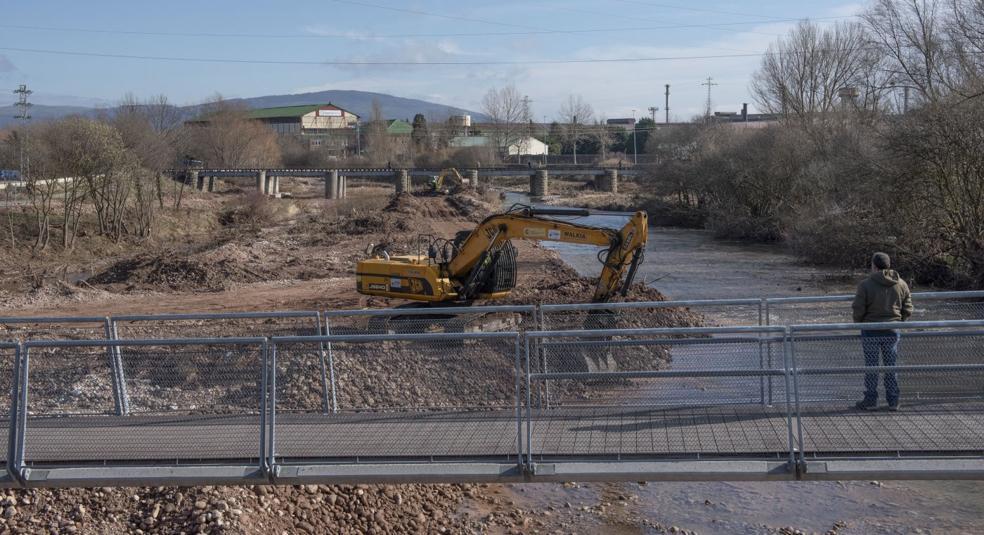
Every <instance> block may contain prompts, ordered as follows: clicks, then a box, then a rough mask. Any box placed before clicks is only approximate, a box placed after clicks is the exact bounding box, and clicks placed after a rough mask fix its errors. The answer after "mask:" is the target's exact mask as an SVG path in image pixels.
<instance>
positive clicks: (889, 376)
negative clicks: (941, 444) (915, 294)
mask: <svg viewBox="0 0 984 535" xmlns="http://www.w3.org/2000/svg"><path fill="white" fill-rule="evenodd" d="M891 267H892V261H891V259H890V258H889V257H888V255H887V254H885V253H875V254H874V256H872V257H871V274H870V275H868V278H867V279H865V280H864V281H862V282H861V284H859V285H858V292H857V294H856V295H855V296H854V304H853V306H852V308H853V309H854V322H855V323H887V322H893V321H905V320H907V319H909V316H911V315H912V293H911V292H910V291H909V285H908V284H906V283H905V281H904V280H902V279H901V278H899V274H898V273H897V272H896V271H895V270H894V269H891ZM861 348H862V350H863V351H864V365H865V366H878V360H879V359H878V357H879V354H880V355H881V362H882V366H895V363H896V361H897V360H898V348H899V332H898V331H897V330H894V329H886V330H862V331H861ZM864 390H865V391H864V399H863V400H861V401H859V402H858V403H857V405H855V406H854V407H855V408H857V409H860V410H866V411H871V410H876V409H877V408H878V374H877V373H866V374H865V375H864ZM885 400H886V401H887V402H888V410H890V411H897V410H899V381H898V376H897V375H896V373H895V372H888V373H886V374H885Z"/></svg>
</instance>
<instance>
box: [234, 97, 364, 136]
mask: <svg viewBox="0 0 984 535" xmlns="http://www.w3.org/2000/svg"><path fill="white" fill-rule="evenodd" d="M249 118H250V119H255V120H257V121H261V122H263V123H266V124H268V125H270V127H271V128H273V129H274V130H276V131H277V133H278V134H281V135H291V134H300V135H318V134H328V133H331V132H330V131H332V130H340V129H346V128H355V127H356V125H357V124H358V122H359V116H358V115H356V114H354V113H352V112H350V111H348V110H344V109H342V108H340V107H338V106H335V105H334V104H331V103H330V102H329V103H328V104H307V105H303V106H283V107H280V108H260V109H256V110H251V111H250V112H249Z"/></svg>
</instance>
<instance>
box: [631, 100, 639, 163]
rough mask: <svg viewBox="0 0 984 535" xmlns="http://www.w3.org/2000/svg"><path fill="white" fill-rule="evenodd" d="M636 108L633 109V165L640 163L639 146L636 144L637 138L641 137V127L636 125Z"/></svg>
mask: <svg viewBox="0 0 984 535" xmlns="http://www.w3.org/2000/svg"><path fill="white" fill-rule="evenodd" d="M635 117H636V116H635V108H633V109H632V163H633V164H637V163H639V146H638V145H637V144H636V138H638V137H639V125H638V124H636V118H635Z"/></svg>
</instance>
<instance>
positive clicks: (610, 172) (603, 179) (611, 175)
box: [595, 169, 618, 193]
mask: <svg viewBox="0 0 984 535" xmlns="http://www.w3.org/2000/svg"><path fill="white" fill-rule="evenodd" d="M595 187H596V188H597V189H598V191H604V192H607V193H618V169H605V174H603V175H598V176H596V177H595Z"/></svg>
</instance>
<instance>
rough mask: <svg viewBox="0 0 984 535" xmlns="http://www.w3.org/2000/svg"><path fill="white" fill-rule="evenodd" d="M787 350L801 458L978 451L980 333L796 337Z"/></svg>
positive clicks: (982, 423) (983, 335)
mask: <svg viewBox="0 0 984 535" xmlns="http://www.w3.org/2000/svg"><path fill="white" fill-rule="evenodd" d="M792 344H793V350H794V352H795V358H796V364H797V374H796V381H797V383H798V389H797V393H798V398H799V406H800V422H801V425H802V429H803V441H804V444H803V448H804V452H806V453H807V454H826V453H835V454H840V453H852V452H889V453H891V452H928V451H932V452H948V451H968V450H973V451H980V450H981V444H984V331H980V330H963V331H959V330H954V331H943V330H939V329H933V330H928V331H907V330H901V331H898V334H896V332H895V331H868V332H866V333H865V335H864V336H862V335H860V334H859V333H858V332H853V333H849V334H845V333H809V332H795V333H794V336H793V341H792ZM876 366H877V367H878V368H875V367H876ZM894 367H897V368H894ZM881 368H887V369H881ZM876 396H877V397H876ZM858 402H865V403H867V404H869V405H870V407H869V408H867V410H865V408H864V407H857V406H856V403H858ZM895 403H898V404H899V405H898V406H899V408H900V409H899V410H898V411H894V410H889V404H893V405H894V404H895Z"/></svg>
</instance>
